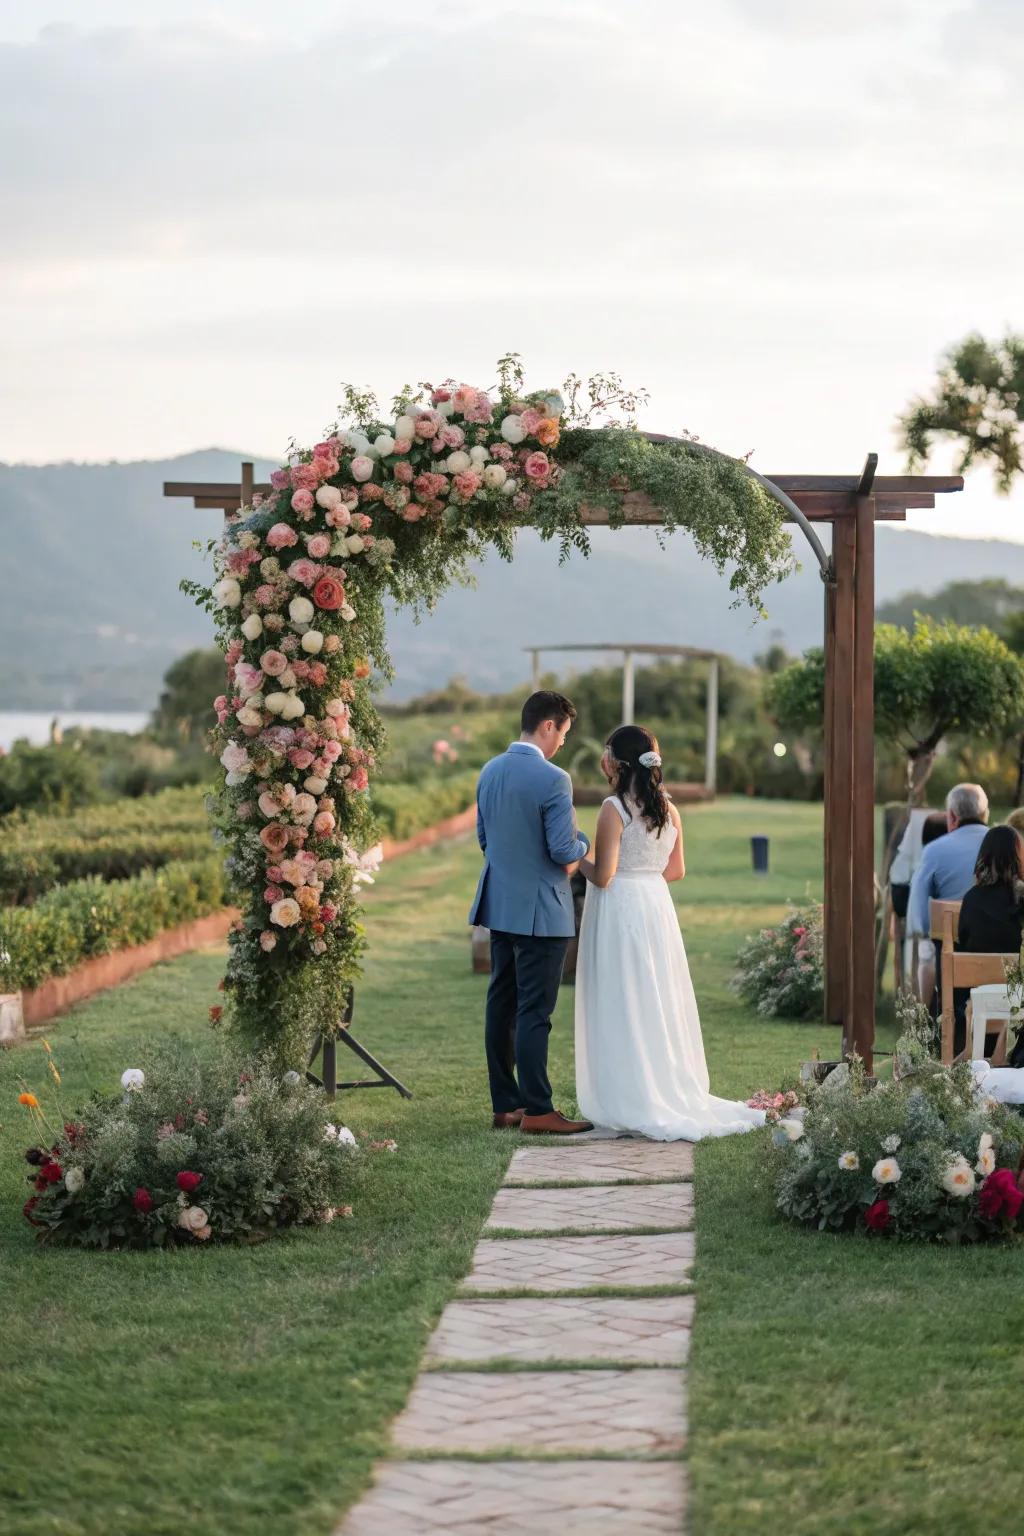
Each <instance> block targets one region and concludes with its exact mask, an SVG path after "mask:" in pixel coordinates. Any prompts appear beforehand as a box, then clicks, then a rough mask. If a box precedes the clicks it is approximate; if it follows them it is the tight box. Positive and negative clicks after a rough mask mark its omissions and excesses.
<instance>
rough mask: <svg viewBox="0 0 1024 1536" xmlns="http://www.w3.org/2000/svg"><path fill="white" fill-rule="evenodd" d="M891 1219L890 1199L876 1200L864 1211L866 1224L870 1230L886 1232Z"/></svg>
mask: <svg viewBox="0 0 1024 1536" xmlns="http://www.w3.org/2000/svg"><path fill="white" fill-rule="evenodd" d="M890 1220H891V1216H890V1213H889V1202H888V1200H876V1201H875V1203H874V1205H869V1206H868V1208H867V1210H866V1211H865V1212H864V1225H865V1226H866V1227H867V1229H868V1231H869V1232H884V1231H885V1229H886V1227H887V1226H888V1225H889V1222H890Z"/></svg>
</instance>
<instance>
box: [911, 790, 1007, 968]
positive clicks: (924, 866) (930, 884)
mask: <svg viewBox="0 0 1024 1536" xmlns="http://www.w3.org/2000/svg"><path fill="white" fill-rule="evenodd" d="M987 821H988V796H987V795H986V794H985V791H984V790H983V789H982V787H981V785H980V784H957V785H955V786H954V787H953V788H952V789H951V790H950V792H949V794H948V795H947V796H946V826H947V827H948V829H949V835H948V836H947V837H940V838H938V839H937V841H935V842H933V843H929V844H928V846H927V847H926V848H923V849H922V850H921V858H920V860H919V861H918V865H917V868H916V869H915V870H914V878H913V880H912V881H911V883H910V901H909V903H908V905H907V932H908V933H911V934H917V935H918V936H920V937H923V938H927V937H928V934H929V933H930V931H931V923H930V921H929V906H928V904H929V902H930V901H931V900H932V898H933V897H934V898H935V899H936V900H938V901H959V900H960V899H961V897H962V896H963V895H964V893H965V892H966V891H969V890H970V888H971V886H972V884H973V883H974V866H975V863H976V862H977V858H978V851H979V849H980V848H981V844H982V842H983V841H984V838H985V823H986V822H987Z"/></svg>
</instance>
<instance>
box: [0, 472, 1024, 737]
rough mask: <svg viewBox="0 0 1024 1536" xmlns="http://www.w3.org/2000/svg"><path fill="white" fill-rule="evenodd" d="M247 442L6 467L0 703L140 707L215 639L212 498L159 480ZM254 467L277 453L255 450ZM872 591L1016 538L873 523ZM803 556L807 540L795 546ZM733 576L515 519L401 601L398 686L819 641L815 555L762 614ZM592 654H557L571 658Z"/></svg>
mask: <svg viewBox="0 0 1024 1536" xmlns="http://www.w3.org/2000/svg"><path fill="white" fill-rule="evenodd" d="M242 457H243V455H240V454H237V453H229V452H226V451H224V450H222V449H217V448H211V449H206V450H203V451H201V452H197V453H190V454H185V455H182V456H180V457H177V458H173V459H167V460H162V461H141V462H136V463H111V464H70V463H69V464H45V465H39V466H33V465H0V540H2V546H0V547H2V549H3V565H4V582H3V590H4V593H5V598H6V600H5V601H4V602H3V604H2V605H0V654H2V655H4V656H5V658H6V665H5V666H4V667H3V668H2V670H0V709H6V710H27V709H43V710H49V709H94V710H117V709H122V710H136V709H149V708H151V707H152V706H153V704H154V703H155V702H156V698H157V696H158V693H159V691H160V680H161V678H162V676H163V673H164V671H165V670H166V668H167V667H168V665H169V664H170V663H171V662H172V661H173V660H174V659H175V658H176V657H177V656H179V655H181V654H182V652H184V651H186V650H189V649H190V648H192V647H194V646H201V645H203V644H206V643H208V642H209V641H210V626H209V620H208V618H207V616H206V615H205V614H203V613H202V612H200V611H199V610H198V609H196V608H194V607H193V606H192V604H191V602H190V600H189V599H188V598H187V597H185V596H184V595H183V594H182V593H181V592H179V590H178V582H179V580H180V579H181V578H182V577H185V576H192V577H200V576H202V575H203V574H204V572H207V571H208V569H209V567H208V564H207V557H206V556H205V555H204V554H203V553H202V552H201V550H199V549H197V548H195V547H194V541H198V542H199V543H200V544H205V541H206V540H207V539H209V538H211V537H215V536H216V534H217V532H218V531H219V527H220V513H218V512H217V511H201V510H197V509H195V508H194V507H193V506H192V504H191V502H190V501H186V500H165V499H164V497H163V494H162V487H163V482H164V481H165V480H235V479H237V476H238V473H239V468H238V466H239V463H240V460H241V458H242ZM255 462H256V474H257V479H266V477H267V476H268V475H269V472H270V469H271V468H272V467H273V466H272V465H271V463H270V462H269V461H267V460H259V459H256V460H255ZM877 534H878V554H877V596H878V601H879V602H880V603H882V602H886V601H888V600H891V599H893V598H895V597H897V596H899V595H900V594H901V593H903V592H905V591H907V590H908V589H909V588H914V589H916V590H918V591H924V592H934V591H936V590H937V589H938V588H939V587H941V586H944V585H945V584H946V583H948V582H950V581H955V580H961V581H969V580H975V579H979V578H982V577H1002V578H1004V579H1005V580H1006V581H1008V582H1010V583H1013V584H1015V585H1024V544H1013V543H1006V542H1001V541H998V540H992V539H987V540H981V539H977V540H975V539H959V538H958V539H951V538H942V537H938V536H936V535H932V534H925V533H918V532H914V531H911V530H908V529H905V528H896V527H892V526H887V525H885V524H881V525H880V526H879V527H878V530H877ZM797 553H798V556H800V558H803V555H802V552H801V551H800V550H799V548H797ZM730 601H731V594H730V592H729V590H728V581H727V578H725V577H719V576H718V575H717V574H716V572H715V571H714V570H713V569H712V568H711V567H710V566H709V565H707V564H706V563H705V562H704V561H702V560H701V559H700V558H699V557H698V555H697V554H696V552H695V550H694V548H693V546H692V544H691V543H690V541H689V540H688V539H687V538H686V536H685V534H682V533H677V534H675V535H673V536H671V537H669V538H667V539H666V540H665V541H664V547H661V545H660V544H659V541H658V536H657V534H656V532H655V531H654V530H652V529H640V528H631V529H623V530H621V531H619V532H612V531H611V530H609V529H604V528H599V529H596V530H594V535H593V550H592V554H591V557H590V559H589V560H587V559H584V558H582V557H580V556H575V555H574V556H573V557H572V558H571V559H570V560H569V561H568V562H567V563H566V564H565V565H563V566H561V567H560V566H559V564H558V551H557V548H556V546H554V545H552V544H543V543H542V542H541V541H540V540H539V539H538V538H537V536H536V535H535V534H532V533H530V532H528V531H527V532H523V533H522V534H521V535H520V538H519V546H518V551H517V555H516V559H515V562H514V563H513V564H511V565H507V564H505V563H503V562H502V561H501V560H499V559H498V558H497V557H496V556H491V557H489V558H488V559H486V560H485V561H483V562H482V564H481V565H480V567H479V569H478V571H477V584H476V588H475V589H464V588H454V589H453V590H452V591H450V592H449V593H448V594H447V595H446V596H445V597H444V599H443V600H442V601H441V603H440V604H439V606H438V608H437V610H436V612H435V613H433V614H432V615H430V617H429V618H427V619H425V620H424V621H423V622H422V623H420V624H416V623H415V622H414V621H413V619H412V617H411V616H410V615H409V614H408V613H398V614H395V615H394V616H393V619H392V623H391V628H390V643H391V651H392V655H393V658H394V662H395V667H396V671H397V680H396V683H395V685H394V687H393V689H392V691H391V695H390V696H391V697H392V698H393V699H395V700H400V699H404V698H408V697H411V696H412V695H414V694H417V693H421V692H423V691H425V690H428V689H431V688H436V687H439V686H441V685H442V684H443V683H445V682H447V681H448V679H450V678H451V677H453V676H456V675H458V676H461V677H463V678H465V679H466V681H467V682H468V683H469V684H470V685H471V686H473V687H475V688H479V689H482V690H490V689H496V688H509V687H514V686H515V685H517V684H520V683H523V682H526V681H528V679H529V675H530V668H529V658H528V657H527V656H526V655H525V654H524V649H525V648H526V647H527V646H530V645H557V644H568V643H573V644H578V643H586V642H591V641H592V642H594V643H620V642H623V641H630V642H633V643H635V644H642V643H645V642H646V643H661V644H667V643H671V644H679V645H695V646H700V647H703V648H707V649H713V650H719V651H724V652H729V653H731V654H732V655H734V656H737V657H739V658H741V659H744V660H749V659H751V658H752V657H753V656H754V655H756V654H757V653H758V652H760V651H764V650H766V649H767V648H768V646H769V645H771V644H773V643H775V642H780V643H781V644H783V645H785V646H786V647H787V648H788V649H789V650H791V651H800V650H803V649H804V648H805V647H806V646H808V645H813V644H815V643H817V642H818V641H819V640H820V638H821V627H822V604H823V599H822V586H821V581H820V578H819V576H818V573H817V567H816V565H815V564H814V562H813V560H812V559H811V558H810V556H809V553H808V558H807V559H805V560H804V563H803V569H802V570H800V571H798V572H797V573H795V574H794V575H793V576H791V577H789V578H788V579H787V580H786V581H785V582H783V583H782V584H781V585H779V586H778V587H775V588H773V589H772V590H771V591H769V592H768V593H767V595H766V598H765V606H766V607H767V609H768V611H769V617H768V619H767V620H756V621H754V620H752V618H751V615H750V613H749V611H748V610H746V609H730V606H729V605H730ZM593 660H594V658H593V657H591V656H588V655H583V656H561V657H560V656H558V655H557V654H555V653H552V655H551V656H550V657H549V658H546V659H545V666H550V667H551V668H552V669H554V668H557V669H559V670H561V671H563V672H567V671H568V670H569V668H570V666H573V667H577V668H579V667H583V666H587V665H591V664H592V662H593Z"/></svg>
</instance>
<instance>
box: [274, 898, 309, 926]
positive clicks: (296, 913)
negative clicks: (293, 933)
mask: <svg viewBox="0 0 1024 1536" xmlns="http://www.w3.org/2000/svg"><path fill="white" fill-rule="evenodd" d="M301 916H302V913H301V911H300V910H299V904H298V902H297V901H295V900H294V899H293V897H291V896H283V897H282V898H281V900H280V901H275V902H274V904H273V906H272V907H271V909H270V921H271V922H272V923H276V924H277V926H278V928H294V927H295V924H296V923H297V922H298V921H299V918H300V917H301Z"/></svg>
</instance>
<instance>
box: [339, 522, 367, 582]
mask: <svg viewBox="0 0 1024 1536" xmlns="http://www.w3.org/2000/svg"><path fill="white" fill-rule="evenodd" d="M352 527H353V528H356V529H358V531H359V532H360V533H365V532H366V530H367V529H368V528H372V527H373V518H372V517H367V515H366V513H365V512H353V514H352ZM343 574H344V573H343V572H339V575H343Z"/></svg>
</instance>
